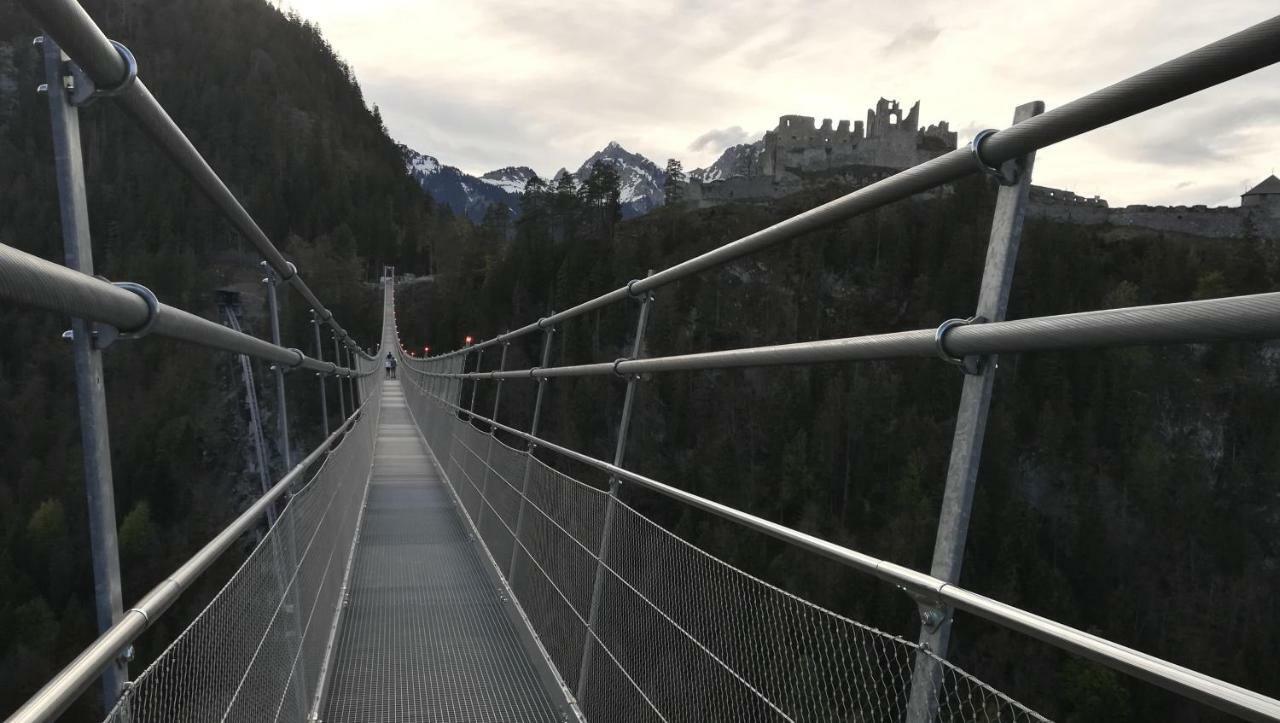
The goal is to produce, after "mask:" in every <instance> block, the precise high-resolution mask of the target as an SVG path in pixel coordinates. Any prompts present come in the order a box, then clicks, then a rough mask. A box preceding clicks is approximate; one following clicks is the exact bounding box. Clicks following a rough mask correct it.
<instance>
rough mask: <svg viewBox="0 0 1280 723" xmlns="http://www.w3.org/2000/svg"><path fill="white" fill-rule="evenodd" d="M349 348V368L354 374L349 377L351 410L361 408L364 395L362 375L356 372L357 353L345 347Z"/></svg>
mask: <svg viewBox="0 0 1280 723" xmlns="http://www.w3.org/2000/svg"><path fill="white" fill-rule="evenodd" d="M345 348H346V350H347V368H348V369H350V370H351V373H352V376H349V377H347V386H348V388H349V390H350V392H351V411H352V412H355V410H357V409H359V408H360V402H361V399H362V397H363V395H362V394H361V393H360V381H359V380H360V377H359V376H358V375H357V374H356V353H355V350H354V349H352V348H351V347H349V346H348V347H345Z"/></svg>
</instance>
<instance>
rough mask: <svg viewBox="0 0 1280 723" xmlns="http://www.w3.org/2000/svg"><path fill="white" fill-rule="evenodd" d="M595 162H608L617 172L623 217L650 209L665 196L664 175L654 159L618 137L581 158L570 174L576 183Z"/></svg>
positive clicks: (584, 176) (585, 175) (640, 213)
mask: <svg viewBox="0 0 1280 723" xmlns="http://www.w3.org/2000/svg"><path fill="white" fill-rule="evenodd" d="M596 163H608V164H610V165H612V166H613V168H614V170H615V171H617V173H618V191H619V193H618V202H619V204H620V205H621V206H622V217H623V218H630V217H632V216H641V215H643V214H646V213H649V212H650V211H652V210H653V209H655V208H657V207H658V206H661V205H662V204H663V202H664V201H665V200H666V194H665V193H664V192H663V190H662V185H663V183H664V182H665V181H666V179H667V175H666V174H665V173H663V171H662V169H661V168H658V166H657V164H655V163H654V162H653V161H651V160H649V159H648V158H645V157H644V156H642V155H640V154H639V153H632V152H631V151H628V150H627V149H625V148H623V147H622V146H621V145H620V144H619V143H618V142H617V141H612V142H610V143H609V145H607V146H605V147H604V148H602V149H601V150H598V151H596V152H595V153H593V154H591V157H590V158H588V159H587V160H586V161H584V162H583V164H582V166H580V167H579V168H578V171H577V173H574V174H573V175H574V177H575V178H577V179H578V182H579V183H582V182H583V181H585V180H586V179H587V177H588V176H590V175H591V166H593V165H595V164H596Z"/></svg>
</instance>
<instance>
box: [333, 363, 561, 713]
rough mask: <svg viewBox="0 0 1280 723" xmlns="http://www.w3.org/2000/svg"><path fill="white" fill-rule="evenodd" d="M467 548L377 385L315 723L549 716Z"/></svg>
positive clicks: (392, 397) (406, 424)
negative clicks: (354, 532) (340, 606)
mask: <svg viewBox="0 0 1280 723" xmlns="http://www.w3.org/2000/svg"><path fill="white" fill-rule="evenodd" d="M474 544H475V543H474V542H472V541H471V540H469V539H468V535H467V532H466V530H465V528H464V527H463V525H462V522H461V521H460V520H459V517H458V514H457V512H456V511H455V509H454V505H453V498H452V497H451V496H450V495H449V492H448V490H447V489H446V488H445V487H444V483H443V482H441V480H440V474H439V471H438V470H437V469H436V467H435V464H434V462H432V460H431V458H430V457H428V455H427V450H426V447H425V445H424V444H423V443H422V440H421V438H420V437H419V436H418V432H417V430H416V429H415V428H414V426H413V421H412V420H411V419H410V417H409V412H408V410H407V409H406V407H405V403H404V395H403V392H402V391H401V389H400V384H399V382H395V381H390V382H384V386H383V392H382V417H381V419H380V420H379V422H378V440H377V446H376V447H375V449H374V462H373V477H372V478H371V480H370V482H369V497H368V501H367V506H366V509H365V513H364V523H363V527H362V529H361V532H360V539H359V542H358V543H357V547H356V556H355V563H354V567H353V569H352V572H351V589H350V602H349V604H348V606H347V608H346V609H345V610H344V611H343V617H342V621H341V624H340V628H339V630H338V638H337V640H338V643H337V650H336V652H335V655H334V660H333V673H332V674H333V684H332V687H331V688H330V691H329V695H328V700H327V701H326V703H325V712H324V715H323V716H322V720H323V721H324V723H378V722H381V721H387V722H388V723H389V722H391V721H396V722H397V723H399V722H413V721H450V722H452V721H495V722H497V721H502V722H503V723H506V722H508V721H559V720H560V717H559V716H558V715H557V714H556V713H555V709H554V708H553V705H552V702H551V699H550V698H549V697H548V695H547V692H546V689H545V688H543V686H542V684H541V682H540V680H539V677H538V674H537V672H536V670H535V669H534V664H533V663H532V662H531V661H530V659H529V657H528V655H527V653H526V652H525V649H524V647H523V646H522V645H521V643H520V639H519V637H518V636H517V632H516V630H515V628H514V627H513V624H512V622H511V620H510V618H509V617H508V616H507V613H506V611H505V610H504V609H503V602H502V599H501V598H500V596H499V595H498V591H497V590H496V589H495V588H494V586H493V584H492V582H491V580H490V578H489V576H488V575H487V573H486V571H485V570H484V568H483V567H482V565H483V564H486V563H485V562H484V561H483V560H482V559H481V557H480V554H479V553H478V551H477V550H476V548H475V547H474Z"/></svg>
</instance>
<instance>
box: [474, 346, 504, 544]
mask: <svg viewBox="0 0 1280 723" xmlns="http://www.w3.org/2000/svg"><path fill="white" fill-rule="evenodd" d="M510 346H511V342H509V341H504V342H502V356H501V357H500V358H499V360H498V371H504V370H505V369H506V368H507V348H508V347H510ZM501 400H502V380H501V379H499V380H498V383H497V386H496V387H495V388H494V391H493V416H491V417H489V419H492V420H493V421H494V422H497V421H498V402H499V401H501ZM472 406H474V405H472ZM497 436H498V428H497V427H496V426H494V427H490V429H489V447H488V449H487V450H485V453H484V481H483V482H481V483H480V502H481V504H480V513H479V514H477V515H476V518H477V519H476V529H477V530H479V529H480V525H482V524H483V523H484V511H485V510H486V509H488V505H486V504H484V502H485V501H486V500H487V499H489V498H488V494H489V473H490V472H492V471H493V467H492V466H491V465H492V464H493V443H494V440H495V439H496V438H497Z"/></svg>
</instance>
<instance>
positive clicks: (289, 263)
mask: <svg viewBox="0 0 1280 723" xmlns="http://www.w3.org/2000/svg"><path fill="white" fill-rule="evenodd" d="M284 267H285V268H286V269H288V270H289V275H288V276H281V277H280V280H281V281H289V280H290V279H292V278H293V277H295V276H297V275H298V267H297V266H294V265H293V262H292V261H286V262H284Z"/></svg>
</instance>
